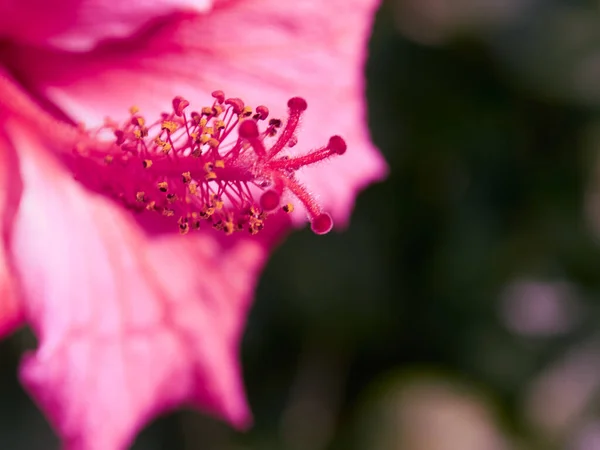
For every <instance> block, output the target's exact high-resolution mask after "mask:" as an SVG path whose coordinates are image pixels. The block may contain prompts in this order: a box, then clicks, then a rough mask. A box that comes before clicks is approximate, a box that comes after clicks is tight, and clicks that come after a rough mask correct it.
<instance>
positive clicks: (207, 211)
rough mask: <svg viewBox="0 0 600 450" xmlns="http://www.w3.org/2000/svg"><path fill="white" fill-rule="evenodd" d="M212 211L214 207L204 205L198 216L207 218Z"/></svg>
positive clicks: (213, 211)
mask: <svg viewBox="0 0 600 450" xmlns="http://www.w3.org/2000/svg"><path fill="white" fill-rule="evenodd" d="M214 213H215V208H207V207H204V208H202V211H200V217H202V218H203V219H208V218H209V217H210V216H212V215H213V214H214Z"/></svg>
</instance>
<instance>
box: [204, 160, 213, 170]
mask: <svg viewBox="0 0 600 450" xmlns="http://www.w3.org/2000/svg"><path fill="white" fill-rule="evenodd" d="M214 168H215V166H214V164H213V163H212V162H210V161H209V162H207V163H206V164H204V171H205V172H207V173H208V172H212V171H213V169H214Z"/></svg>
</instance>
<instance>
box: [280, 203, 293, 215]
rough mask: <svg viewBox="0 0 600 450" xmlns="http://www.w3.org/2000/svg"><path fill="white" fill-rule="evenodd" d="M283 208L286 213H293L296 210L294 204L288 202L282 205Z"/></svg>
mask: <svg viewBox="0 0 600 450" xmlns="http://www.w3.org/2000/svg"><path fill="white" fill-rule="evenodd" d="M281 209H283V210H284V211H285V212H286V213H288V214H289V213H291V212H294V205H292V204H291V203H287V204H285V205H283V206H282V207H281Z"/></svg>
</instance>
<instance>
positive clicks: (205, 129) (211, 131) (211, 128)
mask: <svg viewBox="0 0 600 450" xmlns="http://www.w3.org/2000/svg"><path fill="white" fill-rule="evenodd" d="M204 133H206V134H210V135H211V136H213V135H214V134H215V129H214V128H213V127H205V128H204Z"/></svg>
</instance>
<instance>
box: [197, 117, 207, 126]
mask: <svg viewBox="0 0 600 450" xmlns="http://www.w3.org/2000/svg"><path fill="white" fill-rule="evenodd" d="M207 123H208V120H206V117H203V118H202V119H200V123H199V124H198V126H199V127H200V128H204V127H205V126H206V124H207Z"/></svg>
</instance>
